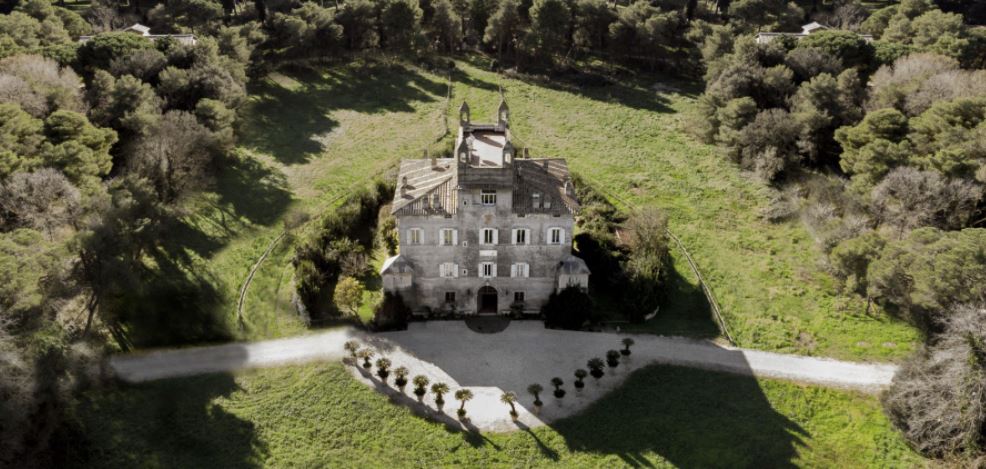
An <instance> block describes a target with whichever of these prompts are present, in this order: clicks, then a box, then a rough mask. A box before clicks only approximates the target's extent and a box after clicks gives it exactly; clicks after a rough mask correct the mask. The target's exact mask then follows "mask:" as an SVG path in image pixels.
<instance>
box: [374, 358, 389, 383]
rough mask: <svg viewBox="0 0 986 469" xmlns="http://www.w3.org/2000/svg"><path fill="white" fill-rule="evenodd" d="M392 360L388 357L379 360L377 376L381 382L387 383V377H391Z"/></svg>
mask: <svg viewBox="0 0 986 469" xmlns="http://www.w3.org/2000/svg"><path fill="white" fill-rule="evenodd" d="M390 364H391V363H390V359H389V358H387V357H380V358H378V359H377V376H379V377H380V380H381V381H383V382H384V384H386V383H387V377H388V376H390Z"/></svg>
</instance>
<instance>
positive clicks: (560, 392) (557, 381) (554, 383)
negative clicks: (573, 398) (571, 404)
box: [551, 376, 565, 399]
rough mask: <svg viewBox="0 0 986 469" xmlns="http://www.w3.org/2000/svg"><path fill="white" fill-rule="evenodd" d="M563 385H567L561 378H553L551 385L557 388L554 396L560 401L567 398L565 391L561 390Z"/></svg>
mask: <svg viewBox="0 0 986 469" xmlns="http://www.w3.org/2000/svg"><path fill="white" fill-rule="evenodd" d="M563 384H565V382H564V381H562V379H561V378H559V377H557V376H556V377H554V378H551V385H552V386H554V387H555V392H554V394H555V397H557V398H558V399H561V398H563V397H565V390H564V389H562V388H561V386H562V385H563Z"/></svg>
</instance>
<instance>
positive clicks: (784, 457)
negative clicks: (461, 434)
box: [552, 350, 809, 468]
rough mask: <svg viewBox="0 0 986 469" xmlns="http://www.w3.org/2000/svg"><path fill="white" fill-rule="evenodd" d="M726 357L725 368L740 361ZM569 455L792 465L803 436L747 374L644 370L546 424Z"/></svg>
mask: <svg viewBox="0 0 986 469" xmlns="http://www.w3.org/2000/svg"><path fill="white" fill-rule="evenodd" d="M723 353H732V354H735V356H732V357H730V358H731V359H732V360H731V361H732V362H733V363H731V366H733V367H736V366H742V365H743V363H745V359H744V358H743V356H742V354H741V353H739V352H732V351H727V350H723ZM552 427H553V428H554V430H555V431H557V432H558V433H559V434H561V435H562V436H563V437H564V438H565V441H566V443H567V445H568V448H569V449H570V450H572V451H582V452H592V453H603V454H615V455H617V456H619V457H620V458H621V459H622V460H623V461H624V462H625V463H626V464H627V465H630V466H633V467H653V463H652V462H651V460H650V459H652V458H653V457H654V456H659V457H661V458H663V459H665V460H667V461H669V462H670V463H671V464H673V465H675V466H676V467H681V468H710V467H728V468H745V467H749V468H763V467H770V468H787V467H795V462H794V460H795V459H796V458H797V456H798V448H799V447H801V446H804V445H805V443H804V440H805V439H807V438H808V437H809V435H808V433H807V432H806V431H805V430H804V429H803V428H801V427H800V426H798V425H797V424H796V423H795V422H792V421H791V420H789V419H788V418H787V417H785V416H784V415H782V414H780V413H778V412H776V411H775V410H774V409H773V408H772V407H771V405H770V402H769V401H768V400H767V397H766V396H765V395H764V393H763V391H762V390H761V388H760V385H759V383H758V382H757V380H756V379H755V378H753V377H752V376H744V375H738V374H727V373H719V372H710V371H702V370H696V369H689V368H681V367H672V366H665V365H651V366H649V367H646V368H643V369H641V370H638V371H637V372H635V373H634V374H633V375H632V376H630V377H629V378H628V379H627V381H626V382H625V383H624V384H623V386H621V387H620V388H619V389H617V390H614V391H613V392H612V393H610V394H609V395H607V396H605V397H603V398H602V399H600V400H599V401H597V402H596V403H594V404H592V405H591V406H590V407H589V408H588V409H586V411H585V412H583V413H582V414H580V415H578V416H575V417H571V418H568V419H564V420H561V421H558V422H556V423H555V424H553V425H552Z"/></svg>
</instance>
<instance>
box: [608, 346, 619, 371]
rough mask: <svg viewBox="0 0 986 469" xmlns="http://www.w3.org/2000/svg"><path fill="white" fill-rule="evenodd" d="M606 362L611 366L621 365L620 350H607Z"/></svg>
mask: <svg viewBox="0 0 986 469" xmlns="http://www.w3.org/2000/svg"><path fill="white" fill-rule="evenodd" d="M606 364H607V365H609V367H610V368H616V367H618V366H620V352H618V351H616V350H610V351H608V352H606Z"/></svg>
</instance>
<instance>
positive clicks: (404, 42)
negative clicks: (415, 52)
mask: <svg viewBox="0 0 986 469" xmlns="http://www.w3.org/2000/svg"><path fill="white" fill-rule="evenodd" d="M421 15H422V12H421V8H420V7H419V6H418V2H416V1H412V0H386V1H385V3H384V6H383V9H382V10H381V12H380V26H381V30H382V34H381V36H382V38H383V40H382V43H383V46H384V47H385V48H387V49H389V50H393V51H407V50H411V49H412V48H413V47H414V46H415V43H416V41H417V40H418V37H419V36H420V35H421Z"/></svg>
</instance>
